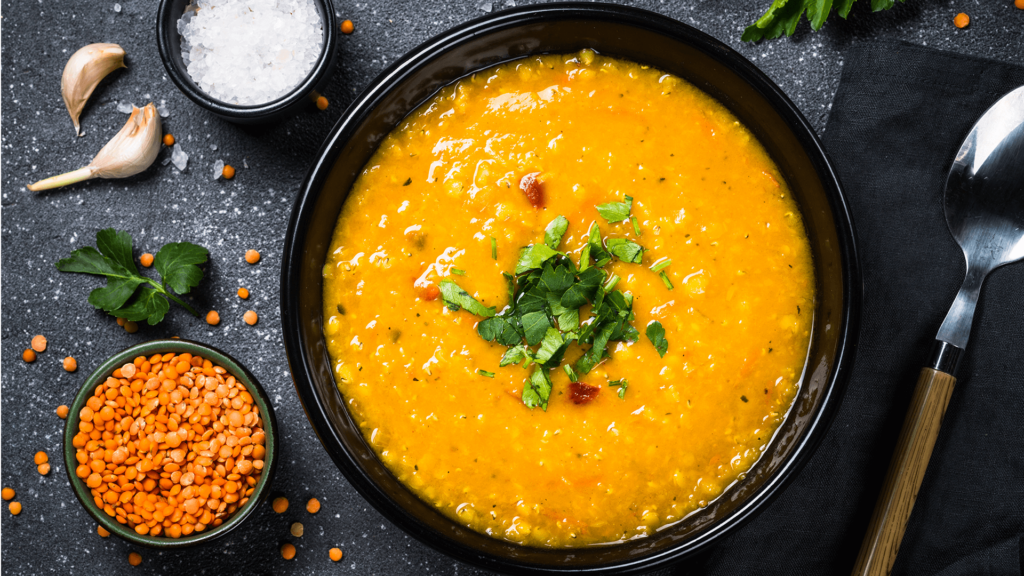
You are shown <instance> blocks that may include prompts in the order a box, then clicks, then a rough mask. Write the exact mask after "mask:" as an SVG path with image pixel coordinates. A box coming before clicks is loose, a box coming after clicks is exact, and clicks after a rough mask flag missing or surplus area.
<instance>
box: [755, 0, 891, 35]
mask: <svg viewBox="0 0 1024 576" xmlns="http://www.w3.org/2000/svg"><path fill="white" fill-rule="evenodd" d="M855 1H856V0H774V1H773V2H772V5H771V6H769V7H768V10H767V11H766V12H765V13H764V15H763V16H761V17H760V18H758V19H757V22H754V23H753V24H751V25H750V26H747V28H746V30H744V31H743V37H742V40H743V41H744V42H756V41H758V40H761V39H763V38H768V39H772V38H778V37H779V36H782V35H783V34H785V35H786V36H792V35H793V32H795V31H796V26H797V24H799V23H800V17H801V16H803V15H804V12H806V13H807V20H808V21H809V22H810V23H811V28H813V29H814V30H821V27H822V26H824V25H825V19H827V18H828V16H829V13H830V12H831V11H832V9H833V8H834V9H835V11H836V13H838V14H839V16H840V17H842V18H843V19H844V20H845V19H846V17H847V16H848V15H849V14H850V9H851V8H852V7H853V3H854V2H855ZM898 1H899V2H903V0H898ZM896 2H897V0H871V10H872V11H874V12H880V11H882V10H888V9H889V8H892V7H893V6H894V5H895V4H896Z"/></svg>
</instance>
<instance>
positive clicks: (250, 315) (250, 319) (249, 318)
mask: <svg viewBox="0 0 1024 576" xmlns="http://www.w3.org/2000/svg"><path fill="white" fill-rule="evenodd" d="M242 320H245V323H246V324H248V325H249V326H252V325H253V324H255V323H256V322H257V321H258V320H259V317H258V316H257V315H256V313H255V312H253V311H252V310H249V311H247V312H246V313H245V314H243V315H242Z"/></svg>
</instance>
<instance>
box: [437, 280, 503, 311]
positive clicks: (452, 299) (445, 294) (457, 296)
mask: <svg viewBox="0 0 1024 576" xmlns="http://www.w3.org/2000/svg"><path fill="white" fill-rule="evenodd" d="M437 287H438V288H440V289H441V299H442V300H444V303H445V305H446V306H448V308H450V309H451V310H454V311H456V312H458V311H459V309H460V308H465V309H466V311H467V312H469V313H471V314H476V315H477V316H487V317H491V316H494V308H488V307H487V306H484V305H483V304H481V303H480V302H478V301H477V299H476V298H473V297H472V296H470V295H469V292H466V291H465V290H463V289H462V287H461V286H459V285H458V284H456V283H455V282H452V281H451V280H448V279H447V278H446V279H444V280H441V282H440V283H438V285H437Z"/></svg>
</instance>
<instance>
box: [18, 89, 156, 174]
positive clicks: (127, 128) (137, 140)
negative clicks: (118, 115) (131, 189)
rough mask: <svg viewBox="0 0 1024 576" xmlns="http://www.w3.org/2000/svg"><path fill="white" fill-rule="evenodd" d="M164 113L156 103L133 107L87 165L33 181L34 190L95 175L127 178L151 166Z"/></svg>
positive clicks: (154, 158)
mask: <svg viewBox="0 0 1024 576" xmlns="http://www.w3.org/2000/svg"><path fill="white" fill-rule="evenodd" d="M161 134H162V130H161V126H160V115H159V114H157V113H156V106H154V105H153V103H152V102H150V103H149V104H146V106H145V107H144V108H142V109H139V108H135V107H132V115H131V116H130V117H129V118H128V122H127V123H125V125H124V127H123V128H121V131H120V132H118V133H117V134H115V135H114V137H113V138H111V139H110V142H107V144H106V146H104V147H103V148H101V149H100V151H99V153H98V154H96V157H95V158H93V159H92V162H90V163H89V165H88V166H86V167H84V168H79V169H78V170H75V171H72V172H68V173H66V174H61V175H59V176H53V177H50V178H47V179H45V180H40V181H39V182H36V183H35V184H29V185H28V189H29V190H32V191H33V192H38V191H40V190H49V189H50V188H60V187H61V186H67V185H68V184H74V183H76V182H82V181H84V180H89V179H92V178H126V177H128V176H134V175H135V174H138V173H139V172H142V171H143V170H145V169H146V168H149V166H150V165H151V164H153V161H154V160H156V156H157V154H158V153H159V152H160V141H161Z"/></svg>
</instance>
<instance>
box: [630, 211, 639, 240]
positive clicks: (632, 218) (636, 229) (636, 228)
mask: <svg viewBox="0 0 1024 576" xmlns="http://www.w3.org/2000/svg"><path fill="white" fill-rule="evenodd" d="M629 221H630V222H632V223H633V233H635V234H636V236H637V238H639V237H640V223H639V222H637V221H636V216H630V217H629Z"/></svg>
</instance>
